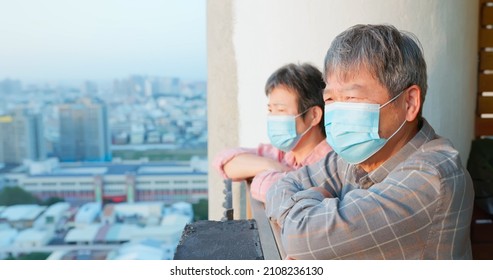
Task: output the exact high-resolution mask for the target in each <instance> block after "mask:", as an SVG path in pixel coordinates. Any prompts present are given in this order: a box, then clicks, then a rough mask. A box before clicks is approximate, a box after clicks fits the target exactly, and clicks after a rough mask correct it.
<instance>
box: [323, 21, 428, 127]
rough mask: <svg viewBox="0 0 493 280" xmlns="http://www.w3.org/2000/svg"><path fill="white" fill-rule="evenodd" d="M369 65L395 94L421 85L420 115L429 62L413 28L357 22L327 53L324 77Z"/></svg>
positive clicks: (343, 33)
mask: <svg viewBox="0 0 493 280" xmlns="http://www.w3.org/2000/svg"><path fill="white" fill-rule="evenodd" d="M360 67H366V68H367V69H368V71H370V73H372V75H373V76H374V77H375V78H376V79H378V81H379V82H380V83H381V84H382V85H383V86H384V87H385V88H387V90H388V91H389V93H390V97H394V96H396V95H397V94H399V93H400V92H402V91H403V90H405V89H407V88H408V87H410V86H412V85H417V86H418V87H419V88H420V89H421V109H420V111H419V114H418V117H419V118H421V112H422V109H423V102H424V100H425V96H426V90H427V88H428V85H427V74H426V62H425V60H424V57H423V51H422V47H421V44H420V42H419V40H418V38H416V36H415V35H414V34H412V33H410V32H404V31H399V30H397V28H395V27H394V26H392V25H371V24H368V25H362V24H359V25H355V26H353V27H350V28H349V29H347V30H346V31H344V32H342V33H341V34H339V35H338V36H337V37H336V38H335V39H334V41H332V44H331V45H330V48H329V50H328V51H327V54H326V56H325V63H324V80H325V79H327V77H328V75H329V74H337V75H343V76H344V75H348V74H349V73H350V72H352V71H358V69H360Z"/></svg>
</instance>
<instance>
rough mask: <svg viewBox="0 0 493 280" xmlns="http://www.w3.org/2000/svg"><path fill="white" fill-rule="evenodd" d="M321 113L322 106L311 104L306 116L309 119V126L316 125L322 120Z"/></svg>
mask: <svg viewBox="0 0 493 280" xmlns="http://www.w3.org/2000/svg"><path fill="white" fill-rule="evenodd" d="M323 115H324V114H323V111H322V108H320V107H318V106H313V107H312V109H311V110H310V112H308V114H307V116H306V117H307V118H308V120H309V121H310V125H311V126H317V125H318V124H319V123H320V122H321V121H322V118H323Z"/></svg>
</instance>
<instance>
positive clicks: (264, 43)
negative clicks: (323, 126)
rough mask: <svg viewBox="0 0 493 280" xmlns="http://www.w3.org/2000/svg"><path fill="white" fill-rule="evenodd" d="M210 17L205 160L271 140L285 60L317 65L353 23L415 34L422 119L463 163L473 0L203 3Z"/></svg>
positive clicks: (472, 92) (470, 106)
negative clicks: (270, 82) (275, 90)
mask: <svg viewBox="0 0 493 280" xmlns="http://www.w3.org/2000/svg"><path fill="white" fill-rule="evenodd" d="M207 17H208V35H207V36H208V37H207V38H208V71H209V72H208V75H209V77H208V84H209V88H208V90H209V91H208V98H209V99H208V100H209V106H208V109H209V119H208V123H209V158H210V161H212V159H213V158H214V155H215V154H216V153H217V152H218V151H219V150H220V149H222V148H224V147H226V146H231V145H233V146H235V145H241V146H247V147H254V146H256V145H257V144H258V143H259V142H268V139H267V135H266V133H265V130H266V126H265V122H266V102H267V99H266V97H265V95H264V92H263V87H264V83H265V81H266V79H267V77H268V76H269V75H270V74H271V73H272V72H273V71H274V70H275V69H277V68H278V67H280V66H282V65H283V64H286V63H290V62H311V63H313V64H315V65H317V66H318V67H320V68H322V65H323V59H324V56H325V52H326V51H327V49H328V47H329V45H330V42H331V41H332V39H333V38H334V37H335V36H336V35H337V34H339V33H340V32H341V31H343V30H345V29H346V28H348V27H350V26H352V25H354V24H358V23H374V24H377V23H389V24H393V25H395V26H396V27H397V28H398V29H402V30H407V31H410V32H413V33H414V34H416V35H417V37H418V38H419V39H420V41H421V43H422V45H423V49H424V53H425V58H426V61H427V63H428V78H429V90H428V95H427V97H426V102H425V105H424V112H423V114H424V116H425V118H427V119H428V121H429V122H430V123H431V125H432V126H433V127H434V128H435V130H436V131H437V133H439V134H440V135H442V136H445V137H447V138H450V139H451V140H452V142H453V143H454V145H455V146H456V147H457V149H458V150H459V151H460V152H461V155H462V160H463V162H465V161H466V160H467V157H468V154H469V149H470V143H471V139H472V137H473V129H474V110H475V104H476V103H475V102H476V99H475V98H476V97H475V96H476V75H477V74H476V71H477V70H476V67H477V65H476V61H477V59H476V50H477V23H478V1H464V0H400V1H394V0H373V1H368V0H305V1H299V0H269V1H265V0H248V1H241V0H235V1H228V0H209V1H208V14H207ZM209 176H210V177H209V183H210V189H209V191H210V195H209V201H210V202H209V203H210V205H209V207H210V208H209V209H210V216H211V219H216V218H217V215H216V214H214V212H216V213H219V212H218V211H219V210H218V209H217V207H219V206H220V205H214V204H216V202H214V201H216V199H217V198H216V197H215V196H217V195H219V196H221V194H219V193H218V192H217V190H216V188H217V186H218V185H219V184H221V187H222V182H220V179H219V180H218V177H215V176H217V175H216V172H215V171H214V170H212V169H211V170H210V175H209ZM214 182H218V183H214ZM220 191H222V189H221V190H220ZM219 199H220V200H221V203H222V196H221V197H220V198H219ZM213 208H214V209H216V210H211V209H213ZM211 211H212V212H211ZM221 211H222V210H221Z"/></svg>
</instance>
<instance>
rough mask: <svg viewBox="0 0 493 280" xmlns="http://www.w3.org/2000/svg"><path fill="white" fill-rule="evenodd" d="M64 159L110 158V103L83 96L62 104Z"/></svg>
mask: <svg viewBox="0 0 493 280" xmlns="http://www.w3.org/2000/svg"><path fill="white" fill-rule="evenodd" d="M59 117H60V144H59V154H58V157H59V159H60V161H68V162H76V161H110V160H111V151H110V134H109V129H108V116H107V110H106V105H104V104H103V103H102V102H100V101H98V100H95V99H88V98H82V99H79V100H78V102H77V103H73V104H63V105H60V106H59Z"/></svg>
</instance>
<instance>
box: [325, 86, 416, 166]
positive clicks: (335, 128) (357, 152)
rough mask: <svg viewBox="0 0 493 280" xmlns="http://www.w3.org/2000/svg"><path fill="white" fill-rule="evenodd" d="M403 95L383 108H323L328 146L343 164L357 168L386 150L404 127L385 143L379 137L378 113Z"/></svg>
mask: <svg viewBox="0 0 493 280" xmlns="http://www.w3.org/2000/svg"><path fill="white" fill-rule="evenodd" d="M401 94H402V92H401V93H400V94H398V95H396V96H395V97H394V98H392V99H390V100H389V101H388V102H387V103H385V104H383V105H382V106H380V105H378V104H370V103H350V102H334V103H331V104H327V105H325V116H324V124H325V131H326V133H327V138H326V140H327V143H329V145H330V146H331V147H332V149H334V151H335V152H336V153H337V154H338V155H339V156H340V157H342V158H343V159H344V160H345V161H347V162H349V163H351V164H359V163H362V162H364V161H365V160H367V159H368V158H370V157H371V156H372V155H374V154H375V153H377V152H378V151H379V150H380V149H382V148H383V146H385V144H386V143H387V141H388V140H390V139H391V138H392V137H393V136H394V135H395V134H396V133H397V132H398V131H399V130H400V129H401V128H402V127H403V126H404V124H405V123H406V120H404V122H403V123H402V124H401V126H400V127H399V128H398V129H397V130H396V131H395V132H394V133H393V134H392V135H391V136H390V137H389V138H387V139H385V138H380V136H379V135H378V129H379V120H380V109H381V108H383V107H384V106H386V105H387V104H389V103H390V102H392V101H394V100H395V99H396V98H397V97H399V96H400V95H401Z"/></svg>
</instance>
